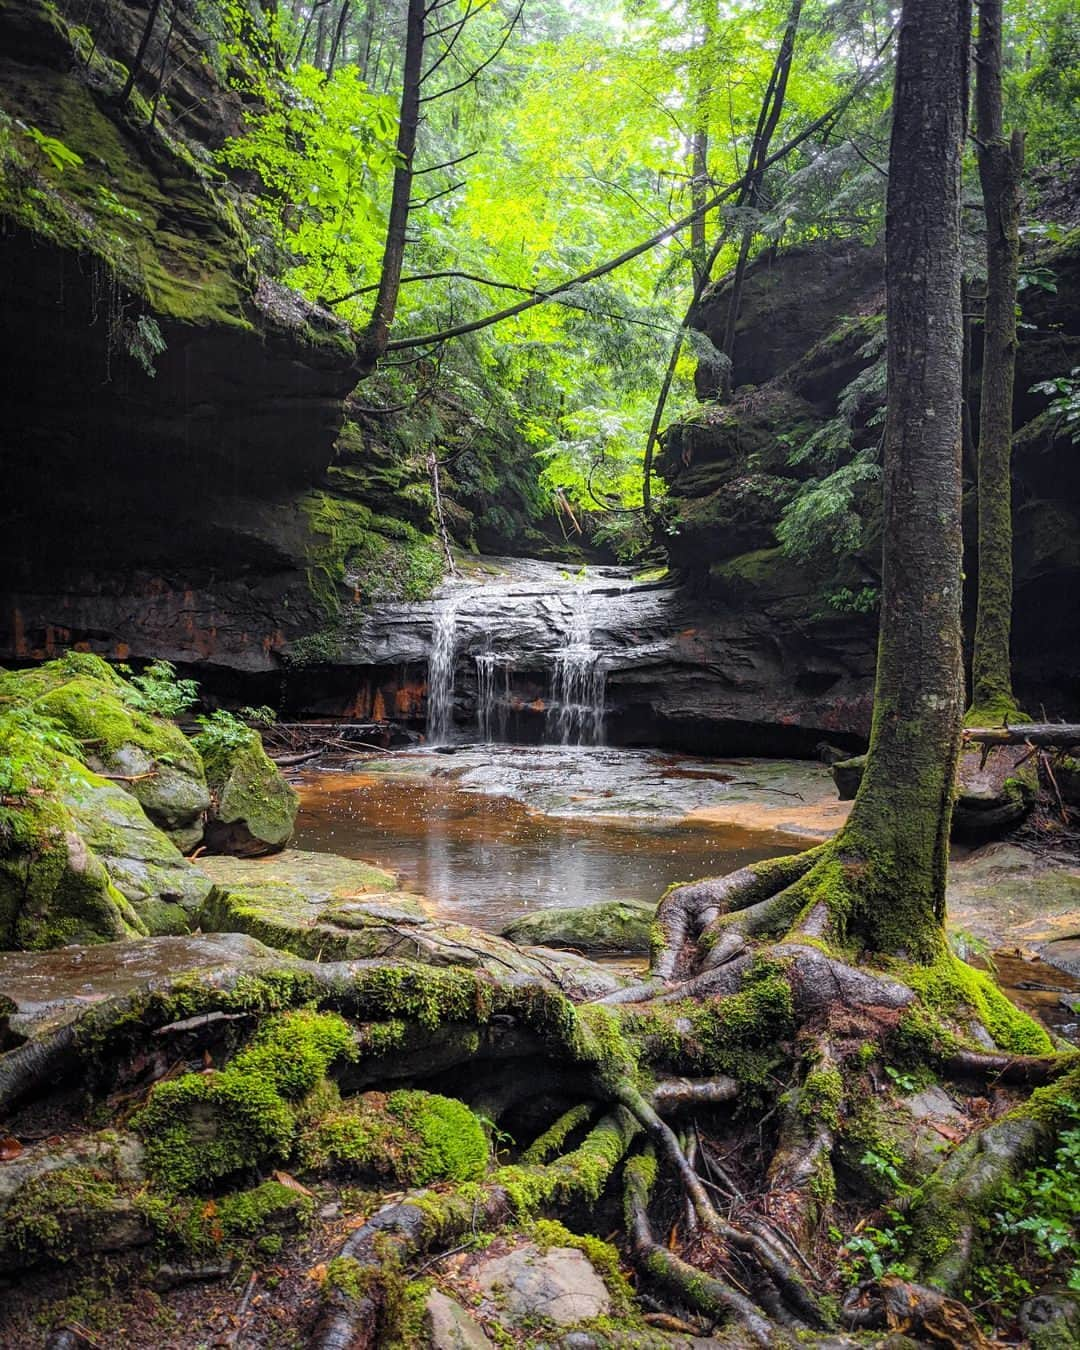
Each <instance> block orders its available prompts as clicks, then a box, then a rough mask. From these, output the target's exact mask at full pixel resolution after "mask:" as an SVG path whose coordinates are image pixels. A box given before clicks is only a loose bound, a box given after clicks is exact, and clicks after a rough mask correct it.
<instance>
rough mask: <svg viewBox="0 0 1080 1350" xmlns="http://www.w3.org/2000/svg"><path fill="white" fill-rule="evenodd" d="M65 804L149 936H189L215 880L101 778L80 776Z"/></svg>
mask: <svg viewBox="0 0 1080 1350" xmlns="http://www.w3.org/2000/svg"><path fill="white" fill-rule="evenodd" d="M61 801H62V804H63V806H64V807H65V808H66V809H67V810H68V811H69V812H70V813H71V818H72V821H73V822H74V825H75V828H76V829H77V831H78V833H79V835H80V837H81V838H82V839H83V840H84V841H85V842H86V844H87V845H88V847H89V848H90V849H91V850H92V851H93V853H94V855H95V856H96V857H97V858H99V859H100V860H101V862H102V864H103V865H104V867H105V870H106V872H107V873H108V875H109V880H110V881H111V882H112V884H113V885H114V886H115V887H116V889H117V890H118V891H119V892H120V893H121V895H123V896H124V898H125V899H126V900H127V901H128V903H129V904H130V905H131V907H132V909H133V910H134V911H135V913H136V914H137V915H138V917H139V920H140V922H141V923H142V924H143V925H145V928H146V931H147V932H148V933H187V932H190V930H191V928H192V927H193V926H194V922H195V918H196V916H197V914H198V911H199V908H200V906H201V905H202V903H203V901H204V900H205V899H206V897H207V896H208V895H209V893H210V889H211V885H212V883H211V881H210V879H209V878H208V877H207V876H205V875H204V873H202V872H200V871H199V869H198V868H197V867H193V866H192V865H191V863H189V862H188V860H187V859H186V858H185V857H184V855H183V854H182V853H181V852H180V850H179V849H178V848H177V847H176V845H175V844H174V843H173V842H172V840H171V839H170V838H169V837H168V836H167V835H166V834H165V833H164V832H163V831H162V830H159V829H158V828H157V827H156V826H154V825H152V824H151V822H150V820H149V819H148V818H147V815H146V813H145V812H144V811H143V809H142V807H140V805H139V803H138V802H137V801H136V800H135V799H134V798H133V797H131V796H130V795H129V794H128V793H126V792H123V791H121V789H120V788H119V787H118V786H117V785H116V784H115V783H111V782H107V781H105V780H104V779H102V778H99V777H98V776H97V775H96V774H92V773H86V774H79V775H74V776H73V777H72V779H71V780H70V781H69V783H68V784H67V786H66V787H65V788H64V790H63V793H62V796H61Z"/></svg>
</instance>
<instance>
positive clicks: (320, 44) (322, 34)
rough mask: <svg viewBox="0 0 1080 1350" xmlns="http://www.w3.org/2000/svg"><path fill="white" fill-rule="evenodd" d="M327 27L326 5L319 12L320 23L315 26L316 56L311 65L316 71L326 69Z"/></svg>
mask: <svg viewBox="0 0 1080 1350" xmlns="http://www.w3.org/2000/svg"><path fill="white" fill-rule="evenodd" d="M327 26H328V25H327V7H326V5H325V4H324V5H323V7H322V8H321V9H320V10H319V21H318V23H317V24H316V26H315V56H314V57H313V59H312V62H311V64H312V65H313V66H314V67H315V69H316V70H323V69H325V66H324V62H325V60H326V32H327Z"/></svg>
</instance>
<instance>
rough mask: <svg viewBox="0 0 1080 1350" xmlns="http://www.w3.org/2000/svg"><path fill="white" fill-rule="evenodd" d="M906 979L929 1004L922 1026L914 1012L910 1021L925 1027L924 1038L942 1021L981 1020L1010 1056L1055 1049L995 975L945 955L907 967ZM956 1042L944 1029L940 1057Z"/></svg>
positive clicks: (925, 1006)
mask: <svg viewBox="0 0 1080 1350" xmlns="http://www.w3.org/2000/svg"><path fill="white" fill-rule="evenodd" d="M901 978H902V979H903V981H904V983H905V984H907V985H909V986H910V987H911V988H912V989H914V990H915V992H916V993H917V994H918V995H919V997H920V1000H921V1002H922V1005H923V1009H922V1015H921V1018H918V1026H917V1027H916V1024H915V1021H914V1020H913V1019H912V1016H911V1013H910V1012H909V1014H908V1015H907V1016H906V1017H905V1019H904V1021H905V1023H906V1024H907V1025H908V1029H909V1031H911V1030H918V1029H921V1030H922V1032H923V1035H924V1040H925V1039H926V1037H928V1036H933V1035H934V1033H936V1032H937V1030H938V1028H937V1026H936V1025H935V1024H936V1023H937V1022H939V1021H940V1019H949V1020H951V1021H953V1022H959V1023H961V1024H962V1023H963V1022H964V1021H966V1020H970V1019H971V1018H975V1019H976V1020H977V1021H979V1022H981V1023H982V1025H983V1026H984V1027H985V1028H986V1030H987V1031H988V1032H989V1033H990V1035H991V1036H992V1037H993V1039H994V1044H995V1045H996V1046H998V1048H999V1049H1001V1050H1005V1051H1007V1052H1008V1053H1010V1054H1014V1055H1046V1054H1050V1053H1051V1052H1052V1051H1053V1048H1054V1047H1053V1044H1052V1042H1051V1040H1050V1037H1049V1036H1048V1035H1047V1034H1046V1032H1045V1030H1044V1029H1043V1028H1042V1027H1041V1026H1039V1024H1038V1023H1037V1022H1036V1021H1035V1020H1034V1019H1033V1018H1031V1017H1029V1016H1028V1014H1027V1013H1025V1012H1023V1011H1022V1010H1021V1009H1020V1008H1018V1007H1017V1006H1016V1004H1015V1003H1013V1002H1012V1001H1011V1000H1010V999H1009V998H1008V997H1007V996H1006V995H1005V994H1004V993H1002V991H1001V990H1000V989H999V988H998V986H997V985H996V984H995V983H994V980H993V978H992V977H991V976H990V975H988V974H987V973H986V972H985V971H982V970H976V969H975V968H974V967H973V966H969V965H968V964H967V963H966V962H964V961H961V960H960V959H959V957H957V956H954V955H953V954H952V952H945V953H943V954H942V955H941V956H940V957H939V958H938V960H937V961H935V962H934V964H933V965H929V966H914V965H913V966H905V967H904V969H903V971H902V973H901ZM950 1040H951V1043H952V1044H955V1043H956V1037H955V1036H951V1037H950V1034H949V1032H948V1030H947V1028H941V1029H940V1040H939V1041H938V1044H937V1046H936V1047H935V1048H936V1050H937V1053H939V1054H940V1053H941V1051H942V1050H943V1049H948V1048H949V1047H950ZM924 1048H927V1047H925V1046H924Z"/></svg>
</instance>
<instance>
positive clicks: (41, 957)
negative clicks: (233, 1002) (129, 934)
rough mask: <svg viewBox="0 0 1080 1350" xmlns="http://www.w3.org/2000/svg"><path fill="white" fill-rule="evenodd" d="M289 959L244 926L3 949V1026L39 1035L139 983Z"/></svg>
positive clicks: (18, 1034)
mask: <svg viewBox="0 0 1080 1350" xmlns="http://www.w3.org/2000/svg"><path fill="white" fill-rule="evenodd" d="M288 959H289V958H288V957H287V956H282V954H281V953H280V952H276V951H272V950H271V949H270V948H269V947H266V946H264V945H263V943H261V942H257V941H256V940H255V939H254V938H252V937H248V936H247V935H246V934H244V933H215V934H210V935H208V936H205V937H157V938H136V939H133V940H132V941H130V942H103V943H100V944H99V945H97V946H91V947H81V946H75V947H59V948H57V949H55V950H54V951H48V952H0V1033H5V1032H6V1033H7V1034H11V1035H14V1036H16V1037H19V1038H21V1037H24V1036H25V1037H29V1036H34V1035H41V1034H42V1033H44V1032H47V1031H51V1030H53V1029H54V1028H56V1027H60V1026H64V1025H65V1024H66V1023H68V1022H71V1021H73V1020H74V1019H75V1018H77V1017H79V1016H81V1015H82V1013H84V1012H85V1011H86V1009H87V1008H88V1007H90V1006H91V1005H92V1004H95V1003H101V1002H103V1001H104V1000H106V999H110V998H115V997H117V996H120V995H123V994H127V993H130V992H131V991H132V990H133V989H137V988H139V987H140V986H153V985H154V984H155V983H156V982H161V983H163V984H164V983H167V982H168V981H170V980H172V979H175V977H176V976H177V975H183V974H188V973H191V972H194V971H205V970H214V969H228V970H235V969H236V968H237V967H238V966H243V967H249V966H250V967H258V966H262V965H265V964H270V963H272V964H273V965H275V966H280V965H282V964H283V963H284V962H287V961H288Z"/></svg>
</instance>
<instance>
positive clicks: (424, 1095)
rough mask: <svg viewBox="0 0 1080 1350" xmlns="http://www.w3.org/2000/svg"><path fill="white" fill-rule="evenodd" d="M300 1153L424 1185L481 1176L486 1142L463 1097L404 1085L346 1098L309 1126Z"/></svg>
mask: <svg viewBox="0 0 1080 1350" xmlns="http://www.w3.org/2000/svg"><path fill="white" fill-rule="evenodd" d="M301 1153H302V1156H303V1157H304V1160H305V1163H306V1165H307V1166H310V1167H320V1168H321V1167H328V1166H329V1167H347V1168H349V1169H352V1170H355V1171H358V1172H361V1173H373V1174H375V1175H377V1176H382V1177H391V1178H393V1179H394V1180H395V1181H397V1182H400V1183H401V1184H402V1185H405V1186H423V1185H426V1184H427V1183H428V1182H432V1181H472V1180H474V1179H476V1178H477V1177H480V1176H482V1175H483V1173H484V1171H485V1170H486V1168H487V1162H488V1143H487V1138H486V1136H485V1135H484V1131H483V1127H482V1126H481V1124H480V1121H479V1120H478V1119H477V1117H476V1116H475V1115H473V1113H472V1112H471V1111H470V1110H469V1108H468V1107H467V1106H465V1105H464V1103H462V1102H459V1101H457V1100H455V1099H454V1098H452V1097H442V1096H438V1095H437V1094H435V1093H429V1092H419V1091H411V1090H406V1091H399V1092H392V1093H390V1095H389V1096H384V1095H383V1094H382V1093H368V1094H365V1095H364V1096H362V1097H360V1098H358V1099H356V1100H355V1101H351V1102H346V1103H345V1104H344V1105H343V1106H342V1107H341V1109H340V1110H338V1111H333V1112H330V1113H329V1114H328V1115H327V1116H325V1117H324V1118H323V1119H322V1120H320V1121H318V1122H317V1123H316V1125H315V1126H314V1128H313V1129H312V1130H311V1131H309V1132H308V1134H307V1135H306V1136H305V1138H304V1139H303V1140H302V1142H301Z"/></svg>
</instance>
